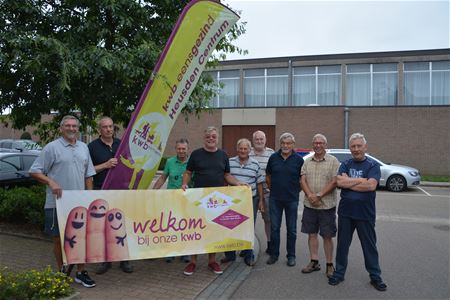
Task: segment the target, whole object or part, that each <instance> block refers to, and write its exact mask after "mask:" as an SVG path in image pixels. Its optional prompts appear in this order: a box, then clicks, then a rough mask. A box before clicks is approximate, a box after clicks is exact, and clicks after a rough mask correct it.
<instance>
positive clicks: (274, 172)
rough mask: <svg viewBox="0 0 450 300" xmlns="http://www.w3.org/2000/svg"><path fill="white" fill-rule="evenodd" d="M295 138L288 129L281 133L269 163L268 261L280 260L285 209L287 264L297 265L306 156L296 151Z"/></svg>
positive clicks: (270, 262) (267, 178)
mask: <svg viewBox="0 0 450 300" xmlns="http://www.w3.org/2000/svg"><path fill="white" fill-rule="evenodd" d="M294 145H295V137H294V135H292V134H291V133H289V132H286V133H283V134H282V135H281V136H280V150H278V151H277V152H275V153H274V154H272V155H271V156H270V158H269V161H268V162H267V168H266V182H267V185H268V188H269V189H270V197H269V207H270V208H269V209H270V220H271V228H270V229H271V230H270V231H271V234H270V235H271V251H270V257H269V259H268V260H267V264H269V265H272V264H274V263H276V262H277V260H278V256H279V255H280V227H281V220H282V217H283V210H284V213H285V215H286V229H287V243H286V250H287V255H286V257H287V265H288V266H289V267H293V266H295V242H296V240H297V216H298V212H297V210H298V201H299V193H300V171H301V169H302V166H303V158H302V157H300V156H299V155H297V153H295V151H294Z"/></svg>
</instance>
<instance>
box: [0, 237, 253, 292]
mask: <svg viewBox="0 0 450 300" xmlns="http://www.w3.org/2000/svg"><path fill="white" fill-rule="evenodd" d="M0 245H1V246H0V266H1V267H2V268H4V267H8V268H9V269H10V270H12V271H22V270H31V269H36V270H43V269H44V268H45V267H46V266H47V265H50V266H52V267H53V268H56V264H55V260H54V258H53V253H52V243H51V241H50V240H49V239H48V238H46V237H44V236H39V235H38V236H36V235H29V234H26V233H23V232H22V233H17V232H7V231H5V230H1V231H0ZM256 245H257V246H256V248H257V249H255V250H256V252H259V244H258V243H257V242H256ZM221 256H222V254H221V253H218V254H217V260H220V258H221ZM131 263H132V265H133V267H134V272H133V273H131V274H126V273H124V272H122V270H121V269H120V268H119V263H113V267H112V269H110V270H109V271H108V272H107V273H105V274H103V275H97V274H95V266H94V265H87V270H88V271H89V274H90V275H91V277H92V278H93V279H94V280H95V281H96V283H97V286H96V287H94V288H84V287H82V286H81V285H80V284H77V283H72V286H73V287H74V288H75V289H76V290H77V291H78V292H79V296H80V297H81V298H82V299H109V300H112V299H211V298H214V299H218V298H222V299H226V298H229V297H230V296H231V295H232V293H233V292H234V290H235V289H237V287H238V286H239V284H240V283H241V282H242V281H243V280H244V279H245V278H246V275H248V274H249V273H250V270H251V268H250V267H247V266H246V265H245V264H244V262H243V261H242V259H241V258H239V257H238V260H237V261H236V262H234V263H231V264H228V265H222V267H223V268H224V274H222V275H219V276H218V275H215V274H214V273H213V272H211V271H210V270H208V268H207V256H206V255H200V256H199V260H198V265H197V271H196V272H195V273H194V274H193V275H192V276H185V275H184V274H183V269H184V266H185V265H186V264H185V263H182V262H181V261H180V260H179V259H176V260H174V261H173V262H171V263H166V262H165V261H164V259H148V260H139V261H132V262H131ZM73 276H74V271H73V272H72V277H73Z"/></svg>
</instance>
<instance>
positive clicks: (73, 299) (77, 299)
mask: <svg viewBox="0 0 450 300" xmlns="http://www.w3.org/2000/svg"><path fill="white" fill-rule="evenodd" d="M81 299H82V298H81V294H80V292H79V291H76V292H75V293H73V294H72V295H70V296H67V297H64V298H59V299H58V300H81Z"/></svg>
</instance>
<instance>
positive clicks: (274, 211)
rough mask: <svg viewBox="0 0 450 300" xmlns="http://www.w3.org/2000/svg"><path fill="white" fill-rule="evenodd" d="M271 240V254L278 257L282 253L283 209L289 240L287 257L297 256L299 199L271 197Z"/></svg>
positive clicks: (287, 242)
mask: <svg viewBox="0 0 450 300" xmlns="http://www.w3.org/2000/svg"><path fill="white" fill-rule="evenodd" d="M269 205H270V220H271V227H270V232H271V234H270V242H271V248H272V249H271V254H270V255H271V256H274V257H276V258H278V256H279V255H280V228H281V220H282V217H283V210H284V214H285V218H286V230H287V241H286V251H287V255H286V257H287V258H290V257H292V258H295V242H296V240H297V217H298V201H280V200H275V199H272V198H270V199H269Z"/></svg>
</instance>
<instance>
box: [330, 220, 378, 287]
mask: <svg viewBox="0 0 450 300" xmlns="http://www.w3.org/2000/svg"><path fill="white" fill-rule="evenodd" d="M355 229H356V232H357V233H358V237H359V240H360V242H361V248H362V250H363V254H364V264H365V266H366V270H367V272H369V275H370V279H372V280H381V277H380V275H381V269H380V264H379V263H378V250H377V236H376V233H375V224H374V223H372V222H369V221H362V220H355V219H351V218H347V217H341V216H340V217H339V218H338V236H337V248H336V271H335V272H334V276H335V277H337V278H339V279H344V276H345V271H346V269H347V263H348V251H349V248H350V244H351V243H352V238H353V232H354V231H355Z"/></svg>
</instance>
